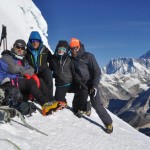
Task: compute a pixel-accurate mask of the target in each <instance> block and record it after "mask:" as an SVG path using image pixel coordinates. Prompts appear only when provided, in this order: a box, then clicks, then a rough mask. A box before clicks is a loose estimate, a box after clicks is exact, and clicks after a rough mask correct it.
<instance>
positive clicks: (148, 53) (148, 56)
mask: <svg viewBox="0 0 150 150" xmlns="http://www.w3.org/2000/svg"><path fill="white" fill-rule="evenodd" d="M140 58H144V59H150V50H149V51H147V52H146V53H145V54H144V55H142V56H141V57H140Z"/></svg>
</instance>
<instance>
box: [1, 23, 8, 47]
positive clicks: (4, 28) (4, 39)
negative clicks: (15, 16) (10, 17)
mask: <svg viewBox="0 0 150 150" xmlns="http://www.w3.org/2000/svg"><path fill="white" fill-rule="evenodd" d="M2 42H3V50H6V49H7V31H6V26H4V25H2V32H1V40H0V47H1V45H2Z"/></svg>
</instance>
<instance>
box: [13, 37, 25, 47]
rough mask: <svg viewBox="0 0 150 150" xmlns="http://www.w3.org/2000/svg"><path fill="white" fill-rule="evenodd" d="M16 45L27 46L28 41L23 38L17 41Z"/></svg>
mask: <svg viewBox="0 0 150 150" xmlns="http://www.w3.org/2000/svg"><path fill="white" fill-rule="evenodd" d="M14 46H20V47H26V42H25V41H24V40H22V39H18V40H16V41H15V43H14Z"/></svg>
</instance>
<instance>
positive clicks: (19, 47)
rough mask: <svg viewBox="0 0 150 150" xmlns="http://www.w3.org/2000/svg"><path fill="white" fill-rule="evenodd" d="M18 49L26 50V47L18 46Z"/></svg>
mask: <svg viewBox="0 0 150 150" xmlns="http://www.w3.org/2000/svg"><path fill="white" fill-rule="evenodd" d="M16 48H17V49H21V50H25V47H21V46H16Z"/></svg>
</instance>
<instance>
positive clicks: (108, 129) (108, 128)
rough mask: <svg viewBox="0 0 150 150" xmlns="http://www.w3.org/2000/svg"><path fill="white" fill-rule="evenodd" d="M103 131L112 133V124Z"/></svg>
mask: <svg viewBox="0 0 150 150" xmlns="http://www.w3.org/2000/svg"><path fill="white" fill-rule="evenodd" d="M105 131H106V132H107V133H112V132H113V125H112V124H110V125H107V126H106V129H105Z"/></svg>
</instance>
